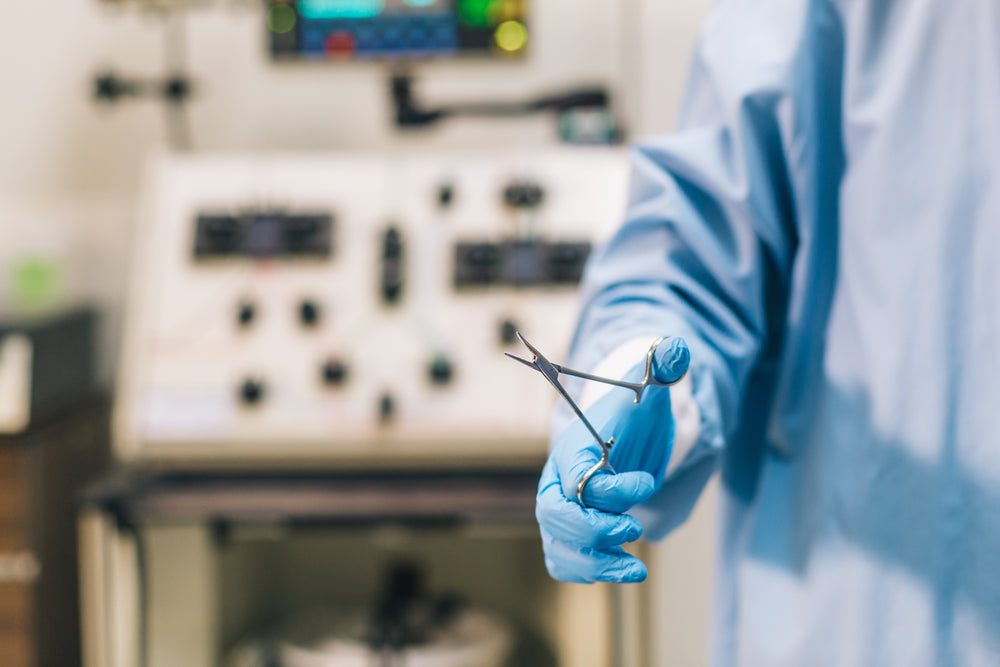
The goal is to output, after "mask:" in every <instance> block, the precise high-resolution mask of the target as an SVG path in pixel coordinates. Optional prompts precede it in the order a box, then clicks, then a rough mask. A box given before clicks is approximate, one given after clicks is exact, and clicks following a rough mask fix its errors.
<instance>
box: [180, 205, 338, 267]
mask: <svg viewBox="0 0 1000 667" xmlns="http://www.w3.org/2000/svg"><path fill="white" fill-rule="evenodd" d="M196 224H197V228H196V230H195V241H194V255H195V258H196V259H209V258H219V257H251V258H280V257H286V258H289V257H315V258H325V257H329V256H330V254H331V253H332V251H333V216H331V215H330V214H328V213H281V212H273V211H270V212H259V213H247V214H241V215H211V214H202V215H199V216H198V219H197V222H196Z"/></svg>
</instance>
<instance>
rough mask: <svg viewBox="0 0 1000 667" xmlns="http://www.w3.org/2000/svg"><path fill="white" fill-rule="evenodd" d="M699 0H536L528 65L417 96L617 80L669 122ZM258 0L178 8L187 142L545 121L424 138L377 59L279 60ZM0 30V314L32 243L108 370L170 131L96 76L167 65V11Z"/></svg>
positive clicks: (230, 143) (486, 69) (105, 10)
mask: <svg viewBox="0 0 1000 667" xmlns="http://www.w3.org/2000/svg"><path fill="white" fill-rule="evenodd" d="M708 4H709V0H534V2H533V3H532V14H531V24H532V30H533V33H532V35H533V38H532V51H531V55H530V57H529V58H528V59H527V60H526V61H524V62H523V63H518V64H511V63H473V62H464V63H438V64H433V65H429V66H426V67H422V68H421V69H420V73H421V74H422V75H423V76H424V77H425V79H426V80H425V81H424V82H423V83H422V85H421V86H420V92H421V94H422V95H424V96H425V97H426V99H427V100H428V101H431V102H438V101H447V100H450V99H466V98H478V97H484V98H485V97H501V98H502V97H520V96H529V95H532V94H534V93H538V92H543V91H549V90H551V89H553V88H558V87H562V86H572V85H574V84H577V83H587V82H597V83H610V84H611V85H612V86H613V88H614V90H615V92H616V93H617V94H618V97H619V100H620V102H621V103H622V105H623V107H624V110H625V112H626V113H627V116H628V124H629V126H630V127H631V128H632V130H633V133H632V134H633V135H635V134H636V133H642V132H661V131H666V130H667V129H669V127H670V125H671V123H672V121H673V116H674V110H675V107H676V103H677V99H678V96H679V92H680V89H681V84H682V81H683V77H684V71H685V69H686V63H687V58H688V53H689V51H690V46H691V44H692V42H693V39H694V33H695V28H696V26H697V23H698V22H699V20H700V17H701V16H702V15H703V13H704V11H705V8H706V6H707V5H708ZM262 11H263V10H262V3H258V2H247V3H243V4H226V5H220V4H211V3H206V4H205V5H203V6H200V7H196V8H194V9H192V10H191V11H189V12H188V13H186V14H183V15H181V16H182V18H180V19H177V20H180V21H182V22H183V23H184V27H185V33H186V36H187V44H188V49H187V53H188V62H189V65H190V71H191V72H192V73H193V75H194V77H195V79H196V83H197V86H198V92H197V98H196V100H195V101H194V102H193V103H192V104H191V108H190V119H191V126H192V135H193V138H194V145H195V148H196V149H197V150H206V151H218V150H224V151H234V150H235V151H243V150H269V149H293V150H335V149H338V148H358V147H367V148H384V147H391V146H396V145H426V146H428V147H429V148H433V147H440V146H491V145H511V144H514V145H517V144H522V145H537V144H539V143H547V142H552V141H554V140H555V139H554V131H553V125H552V123H551V121H550V120H549V119H547V118H537V119H533V120H527V121H517V122H506V123H495V122H489V121H462V122H456V123H451V124H447V125H444V126H442V127H440V128H436V129H433V130H431V131H429V132H426V133H423V134H419V135H405V136H404V135H400V134H399V133H398V132H396V131H394V130H393V129H392V127H391V125H390V122H389V121H390V109H389V106H388V104H387V94H386V93H387V82H386V76H385V69H384V68H383V67H381V66H378V65H371V64H366V65H336V66H334V65H325V64H306V65H288V64H284V65H275V64H272V63H270V62H269V61H268V59H267V56H266V49H265V35H264V29H263V27H262ZM4 19H5V24H6V25H7V26H8V29H7V30H5V34H4V39H3V40H0V63H3V64H2V65H0V90H2V91H3V92H2V93H0V99H2V101H3V104H2V106H0V312H2V310H3V309H4V308H5V305H6V304H5V296H6V295H7V289H5V288H6V285H5V282H6V280H7V275H8V274H7V269H6V268H5V266H6V262H8V261H9V258H10V256H11V255H12V254H15V253H17V252H19V250H20V249H23V248H25V247H27V248H29V249H33V250H36V251H43V252H46V253H55V254H56V255H59V256H62V257H64V258H65V259H66V261H67V262H68V269H67V274H68V275H67V283H68V285H69V290H68V291H69V293H70V295H71V296H76V297H78V298H87V297H91V298H96V299H97V300H98V301H99V302H100V303H101V304H103V305H104V306H105V308H106V309H107V311H108V314H109V318H110V326H109V327H108V328H109V335H108V336H107V337H106V339H107V341H108V344H107V347H108V350H107V354H106V356H107V359H105V363H104V366H105V368H110V364H111V362H112V358H113V354H112V352H111V349H112V347H113V341H114V336H113V330H114V328H115V326H114V323H115V321H116V319H117V317H116V316H117V312H118V310H119V308H120V301H121V294H122V285H123V283H124V281H125V277H126V270H125V266H126V256H127V250H128V243H129V237H130V230H131V228H132V220H131V217H132V215H133V206H134V199H135V194H136V191H137V188H138V185H139V182H140V174H141V166H142V162H143V156H144V155H146V154H148V153H149V152H150V151H153V150H157V149H162V148H163V147H164V146H165V143H166V132H165V123H164V118H163V116H164V114H163V109H162V108H161V107H160V106H159V105H157V104H156V103H154V102H149V101H139V102H126V103H124V104H121V105H118V106H116V107H102V106H100V105H97V104H95V103H94V102H93V101H92V99H91V89H92V85H93V75H94V74H95V73H96V72H97V71H98V70H99V69H102V68H107V67H112V68H114V69H115V70H117V71H119V72H121V73H123V74H134V75H142V76H155V75H159V74H161V73H162V71H163V66H164V58H165V48H164V43H165V42H164V35H165V24H166V20H165V18H164V16H163V15H161V14H157V13H155V12H152V11H149V10H146V11H142V10H137V9H134V8H129V7H112V6H107V5H103V4H99V3H98V2H97V1H96V0H52V1H50V2H48V3H44V4H41V5H40V4H38V3H31V2H10V3H5V6H4Z"/></svg>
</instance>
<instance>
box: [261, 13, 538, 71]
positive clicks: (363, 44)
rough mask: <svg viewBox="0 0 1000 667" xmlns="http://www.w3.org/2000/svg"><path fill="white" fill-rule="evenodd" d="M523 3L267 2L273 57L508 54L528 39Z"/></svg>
mask: <svg viewBox="0 0 1000 667" xmlns="http://www.w3.org/2000/svg"><path fill="white" fill-rule="evenodd" d="M527 1H528V0H271V1H270V2H269V4H268V12H267V27H268V31H269V33H270V36H271V40H270V48H271V54H272V56H273V57H275V58H278V59H283V58H292V59H316V60H326V59H332V60H342V59H365V58H368V59H419V58H432V57H448V56H453V55H479V56H496V57H504V56H506V57H510V56H517V55H520V54H522V53H524V51H525V49H526V48H527V44H528V29H527V24H526V22H525V10H526V4H527Z"/></svg>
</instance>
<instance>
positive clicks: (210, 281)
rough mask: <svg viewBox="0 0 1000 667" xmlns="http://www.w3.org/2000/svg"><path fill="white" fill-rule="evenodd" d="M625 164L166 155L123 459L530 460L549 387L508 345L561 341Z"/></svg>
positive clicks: (143, 258) (617, 197) (134, 314)
mask: <svg viewBox="0 0 1000 667" xmlns="http://www.w3.org/2000/svg"><path fill="white" fill-rule="evenodd" d="M624 192H625V166H624V156H623V153H621V152H619V151H617V150H614V149H604V148H593V149H583V148H579V149H565V150H551V151H540V152H537V153H534V154H520V155H519V154H513V153H511V154H507V155H504V154H502V153H498V154H496V155H495V156H494V155H491V156H486V155H473V154H468V155H461V154H455V155H452V156H446V155H442V156H439V157H434V158H431V157H427V156H421V155H412V156H398V157H380V156H375V155H363V154H359V155H353V156H340V157H322V158H321V157H313V158H282V157H272V158H265V157H260V158H253V157H249V156H248V157H245V158H240V157H176V156H174V157H164V158H161V159H159V160H158V161H156V163H155V164H154V165H153V166H152V168H151V170H150V178H149V181H148V185H147V188H146V197H145V203H144V205H143V209H144V213H143V216H142V223H141V224H140V229H139V238H138V241H137V252H136V261H135V272H134V274H133V279H132V288H133V294H132V298H131V301H130V307H129V308H128V311H127V313H126V323H125V339H124V354H123V358H122V365H121V375H120V378H119V389H118V400H117V402H116V411H115V412H116V414H115V429H116V436H117V437H116V449H117V452H118V453H119V455H120V456H121V457H122V458H123V459H126V460H148V461H160V462H165V461H169V462H172V463H173V464H176V465H184V464H188V465H189V464H191V463H192V462H202V463H205V462H210V461H215V462H230V463H242V464H246V463H247V462H250V461H253V460H256V461H258V462H261V463H263V462H271V463H279V464H282V465H285V466H288V465H290V464H302V463H306V462H309V463H317V462H327V463H332V462H336V463H337V464H343V463H347V462H352V463H354V464H360V463H367V464H369V465H371V464H377V465H380V466H384V465H385V464H386V462H387V461H390V460H391V461H396V462H400V463H402V462H406V463H407V464H412V463H420V462H422V463H423V464H424V465H427V464H433V465H435V466H437V465H445V466H449V467H456V466H465V465H468V464H470V463H476V462H478V463H480V464H482V463H491V464H496V463H503V462H506V464H507V465H524V464H525V463H526V462H531V461H535V460H540V459H541V457H542V456H543V454H544V452H545V441H546V434H547V428H548V416H549V410H550V408H551V405H552V401H551V396H550V395H549V394H548V392H547V391H546V390H545V388H544V387H542V386H524V383H523V382H521V381H520V379H519V377H518V371H516V370H515V369H514V367H512V366H510V365H509V364H508V363H506V361H505V360H504V359H503V357H502V356H501V355H500V352H501V351H503V350H505V349H508V348H509V346H510V345H512V344H513V343H515V342H516V337H515V331H516V329H517V328H519V327H520V328H530V329H532V330H537V331H544V332H545V335H544V341H543V344H547V345H549V346H550V347H555V348H556V349H558V348H559V347H561V346H564V345H565V344H566V341H567V340H568V338H569V334H570V327H571V326H572V325H571V323H572V321H573V318H574V317H575V312H576V296H575V289H574V287H575V285H576V283H577V282H578V280H579V278H580V275H581V272H582V270H583V264H584V262H585V261H586V259H587V256H588V254H589V252H590V249H591V247H592V243H593V242H594V241H596V240H598V239H600V238H601V237H603V236H604V235H606V234H607V233H608V232H609V231H610V229H612V228H613V226H614V221H615V220H616V219H617V218H618V217H619V216H620V214H621V210H622V206H623V198H624Z"/></svg>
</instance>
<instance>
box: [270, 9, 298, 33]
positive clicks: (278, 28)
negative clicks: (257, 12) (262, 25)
mask: <svg viewBox="0 0 1000 667" xmlns="http://www.w3.org/2000/svg"><path fill="white" fill-rule="evenodd" d="M294 27H295V10H294V9H292V8H291V7H289V6H288V5H274V6H273V7H271V8H270V9H269V10H267V28H268V30H270V31H271V32H273V33H276V34H278V35H283V34H285V33H286V32H288V31H289V30H291V29H292V28H294Z"/></svg>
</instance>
